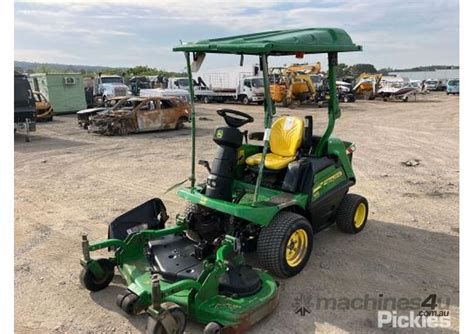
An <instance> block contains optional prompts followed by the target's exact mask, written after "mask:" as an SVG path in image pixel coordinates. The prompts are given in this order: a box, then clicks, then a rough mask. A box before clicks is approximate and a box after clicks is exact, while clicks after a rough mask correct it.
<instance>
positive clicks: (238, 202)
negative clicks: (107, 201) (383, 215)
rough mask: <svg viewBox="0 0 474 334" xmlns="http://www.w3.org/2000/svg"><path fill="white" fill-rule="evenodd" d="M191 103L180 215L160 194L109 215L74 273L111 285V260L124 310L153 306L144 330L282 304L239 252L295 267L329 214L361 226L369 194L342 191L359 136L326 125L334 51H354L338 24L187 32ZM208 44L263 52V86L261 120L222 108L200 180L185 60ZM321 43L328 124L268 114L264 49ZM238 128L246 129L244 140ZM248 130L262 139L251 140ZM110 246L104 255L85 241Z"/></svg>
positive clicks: (251, 320) (243, 325)
mask: <svg viewBox="0 0 474 334" xmlns="http://www.w3.org/2000/svg"><path fill="white" fill-rule="evenodd" d="M173 50H174V51H181V52H184V54H185V58H186V63H187V71H188V80H189V83H190V85H189V87H190V95H191V104H192V118H191V123H192V131H191V133H192V159H191V176H190V177H189V179H188V180H187V181H190V186H182V185H183V183H184V182H183V183H181V184H179V185H181V186H182V188H181V189H180V190H179V191H178V195H179V196H180V197H181V198H183V199H185V200H186V201H187V207H186V210H185V212H184V214H180V215H178V216H177V217H176V224H175V225H174V226H172V227H167V228H165V222H166V221H167V219H168V215H167V213H166V208H165V206H164V204H163V202H162V201H161V200H160V199H158V198H155V199H152V200H150V201H148V202H146V203H144V204H142V205H140V206H138V207H136V208H135V209H133V210H131V211H129V212H127V213H125V214H123V215H122V216H120V217H118V218H116V219H115V220H114V221H113V222H112V223H111V224H110V225H109V232H108V239H107V240H104V241H99V242H95V243H89V241H88V239H87V236H85V235H84V236H83V240H82V247H83V255H84V258H83V260H82V261H81V264H82V266H83V270H82V272H81V275H80V279H81V282H82V285H83V286H84V287H85V288H87V289H88V290H90V291H98V290H101V289H104V288H106V287H107V286H108V285H109V284H110V282H111V281H112V279H113V276H114V270H115V267H117V269H118V271H119V272H120V274H121V276H122V277H123V278H124V280H125V282H126V285H127V286H126V289H125V290H124V292H123V293H122V294H120V295H118V297H117V305H118V306H119V307H121V308H122V310H123V311H125V312H126V313H128V314H138V313H140V312H142V311H146V312H148V314H149V319H148V324H147V333H182V332H183V331H184V328H185V325H186V318H187V317H189V318H190V319H193V320H194V321H197V322H199V323H203V324H205V325H206V327H205V329H204V333H219V332H223V333H239V332H242V331H244V330H245V329H247V328H249V327H250V326H252V325H253V324H255V323H256V322H258V321H259V320H260V319H262V318H263V317H265V316H266V315H268V314H270V313H271V312H272V311H273V310H274V309H275V308H276V307H277V305H278V297H279V284H278V282H277V281H275V280H274V279H273V278H272V276H270V274H269V273H268V272H267V271H265V270H261V269H256V268H252V267H251V266H249V265H246V264H245V261H244V254H245V253H247V252H251V251H255V250H256V252H257V255H258V260H259V262H260V264H261V266H262V267H263V268H264V269H266V270H268V271H269V272H270V273H272V274H274V275H276V276H278V277H283V278H285V277H291V276H293V275H296V274H297V273H299V272H300V271H301V270H302V269H303V268H304V267H305V265H306V263H307V262H308V259H309V257H310V255H311V250H312V246H313V234H314V233H316V232H317V231H320V230H322V229H324V228H326V227H328V226H329V225H331V224H333V223H336V224H337V226H338V227H339V228H340V229H341V230H342V231H343V232H346V233H357V232H360V231H361V230H362V229H363V228H364V226H365V223H366V220H367V214H368V203H367V200H366V199H365V198H364V197H362V196H359V195H355V194H348V191H349V188H350V187H351V186H353V185H354V184H355V175H354V171H353V170H352V152H353V151H354V148H355V146H354V145H353V144H352V143H350V142H346V141H342V140H340V139H337V138H333V137H331V133H332V131H333V128H334V125H335V121H336V119H337V118H338V117H339V116H340V109H339V106H338V100H337V90H336V83H335V81H336V78H335V66H336V65H337V54H338V52H348V51H360V50H361V47H360V46H358V45H355V44H354V43H353V42H352V40H351V38H350V37H349V35H348V34H347V33H346V32H345V31H343V30H341V29H330V28H311V29H294V30H283V31H273V32H264V33H257V34H250V35H242V36H236V37H229V38H219V39H211V40H204V41H200V42H197V43H192V44H183V45H181V46H178V47H176V48H174V49H173ZM206 53H223V54H236V55H240V57H241V59H240V61H241V64H242V63H243V60H244V55H253V56H258V57H259V59H260V68H261V70H262V72H263V81H264V88H265V103H264V111H265V113H264V131H262V132H255V133H250V134H249V133H248V131H247V130H241V128H242V127H243V126H244V125H245V124H247V123H251V122H253V121H254V119H253V117H252V116H250V115H248V114H246V113H243V112H240V111H237V110H232V109H220V110H218V111H217V113H218V115H220V116H221V117H222V118H223V121H224V122H225V124H226V126H221V127H218V128H217V129H216V130H215V132H214V136H213V140H214V142H215V143H216V144H217V152H216V154H215V157H214V160H213V162H212V166H211V164H209V163H208V162H207V161H202V160H200V161H199V164H200V165H202V166H204V167H205V168H207V169H208V171H209V175H208V177H207V180H206V182H205V183H202V184H198V183H197V182H196V179H195V165H196V146H195V137H196V136H195V134H196V124H195V120H196V116H195V110H194V90H193V84H192V83H193V78H192V72H193V71H197V70H198V69H199V67H200V65H201V64H202V62H203V60H204V56H205V54H206ZM315 53H327V54H328V61H329V62H328V66H329V69H328V83H329V87H330V96H331V98H330V100H329V106H328V118H329V121H328V126H327V129H326V131H325V132H324V133H323V134H322V135H321V136H318V135H313V120H312V117H311V116H306V117H305V118H304V119H302V118H299V117H293V116H286V117H279V118H276V120H273V116H274V114H275V105H274V104H273V102H272V100H271V95H270V87H269V76H268V57H269V56H288V55H296V56H297V58H301V57H303V56H304V54H315ZM244 139H245V140H244ZM248 139H251V140H257V141H258V140H260V141H263V144H262V145H255V144H249V143H248ZM105 248H108V250H109V251H111V252H113V253H112V254H113V256H111V257H110V258H107V259H105V258H100V259H93V258H92V257H91V252H93V251H96V250H99V249H105Z"/></svg>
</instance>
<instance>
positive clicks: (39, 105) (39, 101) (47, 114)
mask: <svg viewBox="0 0 474 334" xmlns="http://www.w3.org/2000/svg"><path fill="white" fill-rule="evenodd" d="M33 97H34V98H35V106H36V113H37V114H36V120H37V121H52V120H53V107H52V106H51V103H49V101H48V99H47V98H46V97H45V96H44V95H43V93H41V92H37V91H33Z"/></svg>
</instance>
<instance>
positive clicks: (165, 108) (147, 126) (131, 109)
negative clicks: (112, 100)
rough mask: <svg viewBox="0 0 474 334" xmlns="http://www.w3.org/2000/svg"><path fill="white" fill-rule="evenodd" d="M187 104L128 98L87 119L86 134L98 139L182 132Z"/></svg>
mask: <svg viewBox="0 0 474 334" xmlns="http://www.w3.org/2000/svg"><path fill="white" fill-rule="evenodd" d="M190 109H191V107H190V105H189V103H185V102H183V101H182V100H181V99H179V98H174V97H166V98H165V97H156V96H155V97H138V96H134V97H128V98H125V99H122V100H121V101H120V102H118V103H117V104H116V105H115V106H114V107H113V108H111V109H108V110H104V111H102V112H99V113H97V114H96V115H95V116H92V117H90V124H89V127H88V130H89V131H90V132H94V133H99V134H102V135H109V136H112V135H126V134H129V133H137V132H148V131H156V130H167V129H170V130H171V129H182V128H183V127H184V123H186V122H189V115H190Z"/></svg>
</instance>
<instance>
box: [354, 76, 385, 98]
mask: <svg viewBox="0 0 474 334" xmlns="http://www.w3.org/2000/svg"><path fill="white" fill-rule="evenodd" d="M382 76H383V74H381V73H362V74H360V75H359V77H358V78H357V81H356V84H355V86H354V88H353V91H354V92H355V93H356V94H357V95H362V96H363V97H364V99H366V100H373V99H375V96H376V95H377V91H378V89H379V88H380V80H381V79H382Z"/></svg>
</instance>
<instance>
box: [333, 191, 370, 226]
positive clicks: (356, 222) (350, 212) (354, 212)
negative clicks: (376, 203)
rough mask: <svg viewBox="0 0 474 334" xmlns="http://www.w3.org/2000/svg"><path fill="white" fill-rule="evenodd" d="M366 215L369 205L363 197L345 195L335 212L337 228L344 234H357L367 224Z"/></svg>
mask: <svg viewBox="0 0 474 334" xmlns="http://www.w3.org/2000/svg"><path fill="white" fill-rule="evenodd" d="M368 214H369V204H368V202H367V199H366V198H365V197H363V196H360V195H356V194H346V195H345V196H344V198H343V199H342V202H341V204H340V205H339V208H338V210H337V214H336V224H337V227H339V229H340V230H341V231H342V232H344V233H349V234H355V233H359V232H360V231H362V230H363V229H364V227H365V224H366V223H367V216H368Z"/></svg>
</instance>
